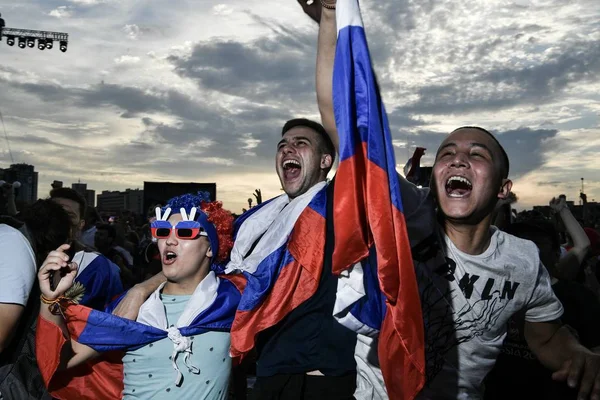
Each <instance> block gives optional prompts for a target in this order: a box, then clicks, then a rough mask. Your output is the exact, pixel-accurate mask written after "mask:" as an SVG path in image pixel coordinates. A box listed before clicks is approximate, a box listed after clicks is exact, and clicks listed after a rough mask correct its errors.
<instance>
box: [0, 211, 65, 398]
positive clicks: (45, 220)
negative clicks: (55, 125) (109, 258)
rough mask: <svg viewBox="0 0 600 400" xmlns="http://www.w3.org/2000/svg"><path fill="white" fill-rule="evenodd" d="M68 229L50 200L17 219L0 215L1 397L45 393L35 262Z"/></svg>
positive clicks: (29, 396)
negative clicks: (38, 354)
mask: <svg viewBox="0 0 600 400" xmlns="http://www.w3.org/2000/svg"><path fill="white" fill-rule="evenodd" d="M69 230H70V223H69V216H68V215H67V213H66V212H65V211H64V210H63V209H62V207H60V206H59V205H57V204H55V203H54V202H52V201H50V200H38V201H37V202H35V203H34V204H32V205H30V206H28V207H27V208H26V209H25V210H24V211H23V212H22V213H21V214H20V215H19V220H16V219H13V218H9V217H1V218H0V254H1V255H0V398H4V399H30V398H34V399H42V398H47V396H48V395H47V393H45V388H44V386H43V381H42V378H41V376H40V372H39V370H38V367H37V364H36V362H35V357H34V356H33V354H34V342H35V332H34V329H35V319H36V315H37V314H38V309H39V301H38V299H37V298H38V296H39V289H38V288H37V285H36V284H35V281H36V274H37V265H38V264H39V261H40V260H43V259H44V258H45V257H46V255H47V254H48V252H49V251H50V250H51V249H53V248H54V247H55V246H57V245H60V244H62V243H65V242H66V241H67V239H68V237H69Z"/></svg>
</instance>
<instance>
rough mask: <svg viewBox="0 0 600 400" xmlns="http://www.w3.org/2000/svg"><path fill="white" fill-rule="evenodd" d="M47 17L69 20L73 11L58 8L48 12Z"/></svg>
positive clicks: (66, 7)
mask: <svg viewBox="0 0 600 400" xmlns="http://www.w3.org/2000/svg"><path fill="white" fill-rule="evenodd" d="M48 15H50V16H51V17H55V18H70V17H71V16H72V15H73V11H72V10H71V7H68V6H60V7H58V8H56V9H54V10H52V11H50V12H49V13H48Z"/></svg>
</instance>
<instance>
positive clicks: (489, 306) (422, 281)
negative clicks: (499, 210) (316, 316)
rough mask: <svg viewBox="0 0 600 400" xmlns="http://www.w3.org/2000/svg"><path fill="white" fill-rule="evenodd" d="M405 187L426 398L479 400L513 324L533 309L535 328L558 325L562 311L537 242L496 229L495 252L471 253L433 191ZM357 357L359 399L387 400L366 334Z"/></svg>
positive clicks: (491, 249) (492, 248)
mask: <svg viewBox="0 0 600 400" xmlns="http://www.w3.org/2000/svg"><path fill="white" fill-rule="evenodd" d="M400 182H401V190H402V203H403V207H404V215H405V220H406V224H407V230H408V237H409V241H410V244H411V250H412V256H413V262H414V267H415V273H416V276H417V281H418V285H419V291H420V295H421V307H422V310H423V319H424V324H425V357H426V364H427V371H426V372H427V383H426V387H425V388H424V389H423V391H422V392H421V393H420V394H419V396H418V399H419V400H424V399H427V400H429V399H436V400H438V399H441V400H446V399H448V400H451V399H452V400H454V399H479V398H481V397H482V394H481V392H482V389H483V387H482V381H483V379H484V378H485V376H486V375H487V373H488V372H489V370H490V369H491V368H492V367H493V365H494V363H495V361H496V357H497V356H498V353H499V351H500V346H501V345H502V342H503V340H504V337H505V336H506V329H507V320H508V319H509V318H510V317H511V316H512V315H513V314H515V313H516V312H518V311H519V310H526V319H527V320H528V321H531V322H543V321H552V320H555V319H557V318H559V317H560V316H561V315H562V306H561V304H560V302H559V301H558V299H557V298H556V297H555V296H554V293H553V291H552V289H551V283H550V277H549V275H548V273H547V272H546V269H545V268H544V267H543V265H542V264H541V262H540V260H539V256H538V250H537V248H536V247H535V245H534V244H533V243H532V242H529V241H526V240H523V239H519V238H516V237H514V236H511V235H509V234H506V233H504V232H501V231H499V230H498V229H496V228H495V227H492V228H491V229H492V232H491V233H492V238H491V241H490V245H489V247H488V249H487V250H486V251H485V252H484V253H483V254H480V255H477V256H471V255H468V254H465V253H463V252H461V251H460V250H458V249H457V248H456V247H455V246H454V244H453V243H452V242H451V241H450V240H449V239H448V238H447V237H446V235H445V234H444V233H443V232H442V230H441V227H440V226H439V224H438V222H437V218H436V209H435V202H434V199H433V197H432V195H431V193H430V190H429V189H428V188H424V189H419V188H417V187H416V186H415V185H413V184H411V183H409V182H408V181H406V180H405V179H403V178H400ZM375 343H376V342H375ZM365 346H366V347H365ZM356 354H357V357H356V358H357V364H358V367H357V369H358V374H359V377H358V379H357V382H358V386H359V387H358V389H357V392H356V394H355V395H356V397H357V399H372V398H376V399H384V398H385V386H384V382H383V377H382V375H381V370H380V369H379V365H378V362H376V360H371V359H370V358H371V357H373V355H376V354H377V346H376V345H370V346H369V345H368V343H367V342H365V341H364V340H362V341H361V336H360V335H359V340H358V343H357V350H356ZM367 355H368V356H367Z"/></svg>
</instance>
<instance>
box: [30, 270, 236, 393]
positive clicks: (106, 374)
mask: <svg viewBox="0 0 600 400" xmlns="http://www.w3.org/2000/svg"><path fill="white" fill-rule="evenodd" d="M209 276H210V277H212V279H213V284H215V285H216V287H215V288H214V290H213V291H212V293H211V292H210V291H206V292H207V293H208V294H207V293H201V292H200V291H199V290H198V289H197V290H196V292H195V293H194V295H193V296H192V298H191V299H190V302H192V301H193V300H195V298H198V299H199V301H198V302H197V303H196V305H195V306H194V307H189V304H188V306H186V310H184V313H183V314H182V317H181V318H180V319H179V320H178V325H177V328H178V331H179V333H180V335H181V336H182V337H187V336H194V335H199V334H202V333H205V332H209V331H221V332H225V331H229V330H230V328H231V324H232V323H233V317H234V315H235V311H236V309H237V305H238V303H239V300H240V296H241V294H240V289H241V286H243V284H244V283H243V282H239V277H238V278H237V279H236V278H234V279H233V280H232V279H230V278H225V279H223V278H216V277H215V276H214V274H213V273H211V274H209ZM205 281H206V278H205V280H204V281H203V282H202V283H201V284H200V285H202V284H203V283H204V282H205ZM200 285H199V286H200ZM157 292H158V291H157ZM155 294H156V292H155ZM121 299H122V297H121V298H120V299H118V300H117V302H116V303H114V304H112V305H111V306H110V307H109V308H108V309H107V311H109V312H110V311H111V310H112V309H114V308H115V307H116V305H117V304H118V301H120V300H121ZM152 303H153V298H152V296H151V298H150V299H149V300H148V301H147V302H146V303H144V306H142V309H141V310H140V317H138V321H140V320H145V321H157V322H158V323H155V324H154V325H160V321H161V319H162V318H161V315H160V313H155V312H153V310H152V309H153V308H155V306H157V305H162V303H161V302H160V300H159V299H154V305H153V304H152ZM64 306H65V307H64V308H63V315H64V317H65V321H66V324H67V329H68V330H69V334H70V336H71V338H72V339H73V340H75V341H77V342H79V343H81V344H84V345H86V346H89V347H91V348H92V349H94V350H96V351H98V352H101V353H104V354H103V355H102V356H101V358H100V359H99V360H95V361H92V362H88V363H87V364H86V365H84V366H82V367H81V368H80V367H77V368H75V369H73V370H66V371H58V369H59V365H60V361H61V350H62V349H63V346H64V345H65V344H66V339H65V337H64V335H63V333H62V330H61V329H60V328H59V327H58V326H56V325H54V324H53V323H51V322H49V321H46V320H45V319H43V318H41V317H40V318H38V325H37V330H36V357H37V361H38V366H39V368H40V371H41V373H42V377H43V378H44V383H45V384H46V386H47V387H48V391H49V393H50V394H51V395H52V396H53V397H54V398H57V399H64V400H71V399H100V400H104V399H106V400H113V399H120V398H121V397H122V391H123V366H122V364H121V358H122V356H123V353H124V352H126V351H128V350H136V349H139V348H141V347H143V346H146V345H147V344H150V343H153V342H156V341H158V340H161V339H164V338H166V337H171V335H172V332H170V331H171V330H172V328H169V330H165V329H162V328H161V327H159V326H152V325H148V324H146V323H140V322H136V321H131V320H128V319H124V318H120V317H117V316H115V315H112V314H110V313H108V312H101V311H97V310H93V309H91V308H88V307H85V306H80V305H75V304H64ZM148 306H149V307H148ZM144 307H146V311H147V312H146V313H145V314H144ZM188 311H189V312H188ZM186 312H187V313H188V317H187V318H188V320H187V321H186V322H183V321H185V318H186ZM163 315H164V309H163ZM182 318H183V319H182ZM165 322H166V319H165ZM163 328H166V326H163ZM171 340H173V339H171ZM182 358H183V357H182Z"/></svg>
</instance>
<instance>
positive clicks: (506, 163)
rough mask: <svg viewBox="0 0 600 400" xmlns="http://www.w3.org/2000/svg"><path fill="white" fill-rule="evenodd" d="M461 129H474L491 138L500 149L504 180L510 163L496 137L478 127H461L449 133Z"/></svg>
mask: <svg viewBox="0 0 600 400" xmlns="http://www.w3.org/2000/svg"><path fill="white" fill-rule="evenodd" d="M462 129H475V130H478V131H480V132H483V133H486V134H487V135H488V136H489V137H490V138H492V140H493V141H494V142H496V144H497V145H498V148H499V149H500V152H501V155H502V160H501V162H502V178H504V179H506V178H508V172H509V171H510V162H509V160H508V154H506V150H504V147H502V145H501V144H500V142H499V141H498V139H497V138H496V136H494V135H493V134H492V133H491V132H490V131H488V130H487V129H483V128H482V127H479V126H461V127H460V128H456V129H455V130H453V131H452V132H450V134H452V133H454V132H456V131H460V130H462Z"/></svg>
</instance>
